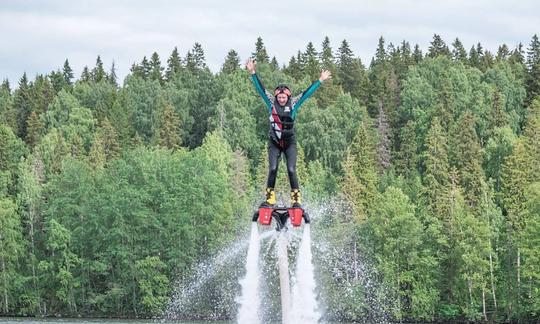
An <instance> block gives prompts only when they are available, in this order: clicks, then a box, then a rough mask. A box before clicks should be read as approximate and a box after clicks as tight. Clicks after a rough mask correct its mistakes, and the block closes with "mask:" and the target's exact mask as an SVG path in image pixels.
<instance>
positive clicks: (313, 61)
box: [303, 42, 321, 80]
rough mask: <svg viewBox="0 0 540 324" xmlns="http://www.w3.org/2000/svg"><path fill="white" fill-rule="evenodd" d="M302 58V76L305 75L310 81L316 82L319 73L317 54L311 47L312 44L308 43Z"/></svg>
mask: <svg viewBox="0 0 540 324" xmlns="http://www.w3.org/2000/svg"><path fill="white" fill-rule="evenodd" d="M303 56H304V62H305V65H304V75H307V76H308V77H309V79H310V80H316V79H318V77H319V73H320V71H321V68H320V64H319V61H318V54H317V51H316V50H315V47H314V46H313V43H312V42H309V43H308V44H307V46H306V51H305V52H304V53H303Z"/></svg>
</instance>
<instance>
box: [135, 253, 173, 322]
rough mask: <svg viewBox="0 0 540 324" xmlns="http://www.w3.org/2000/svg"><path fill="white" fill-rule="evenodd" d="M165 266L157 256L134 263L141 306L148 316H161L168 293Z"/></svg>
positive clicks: (168, 287) (168, 285)
mask: <svg viewBox="0 0 540 324" xmlns="http://www.w3.org/2000/svg"><path fill="white" fill-rule="evenodd" d="M166 269H167V265H166V264H165V263H164V262H162V261H161V260H160V259H159V257H157V256H153V257H150V256H147V257H146V258H145V259H143V260H138V261H137V262H135V276H136V278H137V283H138V285H139V289H140V290H141V294H142V296H141V297H142V301H141V304H142V306H143V307H144V310H145V311H146V313H147V314H148V315H151V316H156V315H161V312H162V310H163V307H165V306H166V305H167V302H168V300H169V293H170V289H171V288H170V284H169V279H168V278H167V276H166Z"/></svg>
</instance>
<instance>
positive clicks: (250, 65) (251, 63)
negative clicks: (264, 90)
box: [246, 57, 255, 74]
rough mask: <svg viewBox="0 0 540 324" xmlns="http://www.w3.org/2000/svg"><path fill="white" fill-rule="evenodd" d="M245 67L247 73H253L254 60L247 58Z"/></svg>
mask: <svg viewBox="0 0 540 324" xmlns="http://www.w3.org/2000/svg"><path fill="white" fill-rule="evenodd" d="M246 69H247V70H248V71H249V73H251V74H254V73H255V60H254V59H252V58H251V57H250V58H248V60H247V62H246Z"/></svg>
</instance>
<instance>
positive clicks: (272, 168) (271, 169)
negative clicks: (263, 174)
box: [268, 164, 277, 174]
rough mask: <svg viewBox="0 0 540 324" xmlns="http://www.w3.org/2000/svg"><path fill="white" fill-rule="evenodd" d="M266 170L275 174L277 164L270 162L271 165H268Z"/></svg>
mask: <svg viewBox="0 0 540 324" xmlns="http://www.w3.org/2000/svg"><path fill="white" fill-rule="evenodd" d="M268 172H269V173H270V174H275V173H277V164H275V165H272V164H271V165H270V166H269V167H268Z"/></svg>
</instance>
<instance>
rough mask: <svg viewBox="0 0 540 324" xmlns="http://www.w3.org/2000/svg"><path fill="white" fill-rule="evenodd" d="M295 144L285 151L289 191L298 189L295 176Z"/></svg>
mask: <svg viewBox="0 0 540 324" xmlns="http://www.w3.org/2000/svg"><path fill="white" fill-rule="evenodd" d="M296 155H297V152H296V143H295V142H293V143H291V144H289V146H287V148H286V149H285V158H286V159H287V173H288V174H289V182H290V184H291V189H292V190H294V189H298V188H299V186H298V177H297V176H296Z"/></svg>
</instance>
